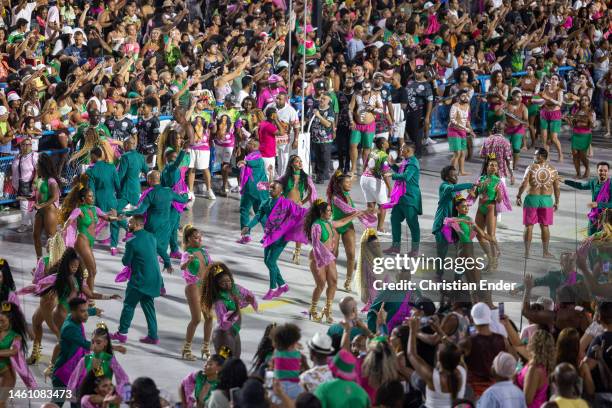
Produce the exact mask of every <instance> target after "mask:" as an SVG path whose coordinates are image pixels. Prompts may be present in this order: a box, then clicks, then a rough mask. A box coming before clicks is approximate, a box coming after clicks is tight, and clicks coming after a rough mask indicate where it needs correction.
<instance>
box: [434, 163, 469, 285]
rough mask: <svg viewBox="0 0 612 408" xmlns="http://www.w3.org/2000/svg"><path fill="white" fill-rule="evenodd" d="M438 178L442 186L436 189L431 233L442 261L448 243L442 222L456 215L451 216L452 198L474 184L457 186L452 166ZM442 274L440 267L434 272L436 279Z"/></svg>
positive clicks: (442, 270)
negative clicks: (436, 198) (436, 200)
mask: <svg viewBox="0 0 612 408" xmlns="http://www.w3.org/2000/svg"><path fill="white" fill-rule="evenodd" d="M440 178H442V184H440V187H439V188H438V208H437V209H436V215H435V216H434V222H433V226H432V228H431V232H432V234H433V235H434V236H435V237H436V253H437V256H438V257H439V258H440V259H444V258H446V254H447V253H448V241H447V240H446V238H445V237H444V234H442V227H443V226H444V220H445V219H446V218H451V217H453V216H454V215H456V214H453V207H454V206H453V198H454V197H455V195H456V194H457V193H459V192H460V191H463V190H469V189H471V188H472V187H474V184H473V183H461V184H457V180H458V177H457V169H455V168H454V167H453V166H446V167H444V168H443V169H442V171H441V172H440ZM440 266H441V265H440ZM443 274H444V269H443V268H442V267H440V268H438V269H437V270H436V275H437V277H438V279H441V278H442V275H443Z"/></svg>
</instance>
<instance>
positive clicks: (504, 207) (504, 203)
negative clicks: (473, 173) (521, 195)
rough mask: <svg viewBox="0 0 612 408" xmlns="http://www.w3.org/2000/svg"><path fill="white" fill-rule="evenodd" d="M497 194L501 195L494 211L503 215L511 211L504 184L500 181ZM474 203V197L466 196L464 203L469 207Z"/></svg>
mask: <svg viewBox="0 0 612 408" xmlns="http://www.w3.org/2000/svg"><path fill="white" fill-rule="evenodd" d="M474 184H477V183H474ZM499 193H500V194H501V196H502V199H501V201H500V202H498V203H496V204H495V211H497V213H504V212H510V211H512V203H511V201H510V197H508V190H507V189H506V184H505V183H502V182H501V181H500V183H499ZM475 201H476V199H475V198H474V197H472V196H471V195H468V197H467V200H466V202H467V204H468V205H469V206H471V205H472V204H474V202H475Z"/></svg>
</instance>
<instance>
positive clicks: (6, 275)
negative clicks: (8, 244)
mask: <svg viewBox="0 0 612 408" xmlns="http://www.w3.org/2000/svg"><path fill="white" fill-rule="evenodd" d="M0 302H10V303H13V304H14V305H15V306H17V307H19V298H18V297H17V294H16V293H15V280H14V279H13V274H12V273H11V267H10V265H9V263H8V261H7V260H6V259H4V258H0Z"/></svg>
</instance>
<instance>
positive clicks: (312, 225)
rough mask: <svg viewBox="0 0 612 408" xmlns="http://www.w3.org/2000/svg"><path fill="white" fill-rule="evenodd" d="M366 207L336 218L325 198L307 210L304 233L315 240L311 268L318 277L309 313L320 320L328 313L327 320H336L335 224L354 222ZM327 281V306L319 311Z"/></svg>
mask: <svg viewBox="0 0 612 408" xmlns="http://www.w3.org/2000/svg"><path fill="white" fill-rule="evenodd" d="M363 214H364V212H363V211H355V212H354V213H352V214H350V215H348V216H346V217H344V218H342V219H339V220H336V221H331V219H332V207H331V206H330V205H329V204H327V203H326V202H325V201H324V200H322V199H318V200H316V201H315V202H314V203H313V205H312V207H310V210H309V211H308V213H307V214H306V219H305V220H304V233H305V234H306V236H307V237H308V239H309V240H310V242H311V243H312V250H311V251H310V272H312V276H313V277H314V280H315V288H314V290H313V292H312V301H311V303H310V311H309V317H310V318H311V319H312V320H314V321H317V322H320V321H321V320H322V319H323V316H325V317H326V321H327V322H328V323H333V321H334V320H333V318H332V310H331V308H332V303H333V301H334V295H335V294H336V287H337V285H338V271H337V269H336V257H335V256H334V252H336V247H337V244H338V237H337V235H338V232H337V230H336V228H341V227H343V226H345V225H346V224H348V223H349V222H351V220H353V218H355V217H359V216H361V215H363ZM326 284H327V290H326V293H325V295H326V302H325V308H324V309H323V311H322V312H321V314H320V315H319V312H318V311H317V304H318V303H319V297H320V296H321V293H323V289H325V286H326Z"/></svg>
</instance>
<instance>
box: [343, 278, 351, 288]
mask: <svg viewBox="0 0 612 408" xmlns="http://www.w3.org/2000/svg"><path fill="white" fill-rule="evenodd" d="M351 280H352V279H351V277H348V276H347V277H346V280H345V281H344V290H345V291H347V292H351V285H352V282H351Z"/></svg>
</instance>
